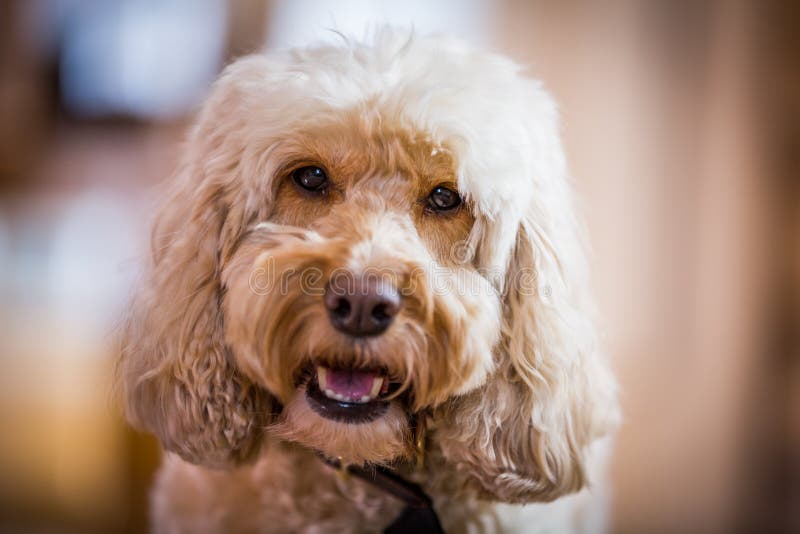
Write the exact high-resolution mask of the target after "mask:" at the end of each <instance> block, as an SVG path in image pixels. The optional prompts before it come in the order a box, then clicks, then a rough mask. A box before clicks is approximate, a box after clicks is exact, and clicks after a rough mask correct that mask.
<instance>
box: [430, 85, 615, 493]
mask: <svg viewBox="0 0 800 534" xmlns="http://www.w3.org/2000/svg"><path fill="white" fill-rule="evenodd" d="M515 76H516V75H515ZM508 87H510V88H514V87H516V88H517V89H519V91H520V92H519V94H518V95H517V98H516V100H515V99H510V100H511V101H513V102H514V106H512V109H513V110H514V114H513V115H509V116H507V117H504V119H503V120H504V121H505V122H504V124H506V125H511V126H507V128H506V129H507V130H508V131H510V132H514V135H513V137H512V138H510V139H504V138H503V135H504V134H503V133H502V132H504V131H505V130H501V132H500V133H498V134H497V135H496V137H497V138H498V141H497V142H498V143H502V144H501V145H500V146H499V147H498V148H497V152H498V153H500V154H503V155H504V158H505V160H504V162H502V163H504V164H505V165H506V167H510V168H511V169H513V171H514V172H513V173H512V174H511V175H510V176H505V175H503V176H501V175H500V174H499V173H494V177H493V181H487V180H485V179H484V180H483V181H481V182H477V180H476V179H475V178H472V180H473V182H475V183H471V184H469V185H470V187H473V188H474V189H475V191H476V194H475V196H476V197H477V199H478V200H479V201H482V204H485V205H486V206H489V207H491V206H492V205H494V206H495V207H494V210H495V211H494V213H493V214H489V215H488V216H483V217H482V218H479V219H478V221H479V222H480V223H481V224H480V226H477V227H476V228H477V229H478V232H477V233H478V235H477V237H476V239H477V250H476V254H477V263H478V265H482V266H487V265H489V266H492V268H491V273H490V275H491V274H492V273H498V271H499V272H502V273H504V277H505V278H504V279H503V275H501V276H499V277H498V279H499V280H500V284H498V285H501V284H502V286H503V291H502V299H503V303H502V304H503V321H502V331H501V338H500V343H499V344H498V345H497V346H496V348H495V351H494V354H493V357H494V360H495V364H496V369H495V372H494V374H493V375H492V376H491V377H490V378H489V380H488V382H487V383H486V384H485V385H484V386H483V387H482V388H479V389H478V390H476V391H474V392H472V393H470V394H467V395H465V396H463V397H459V398H457V399H454V400H453V401H452V402H451V403H450V404H449V405H447V406H445V407H442V408H441V409H440V411H439V412H438V413H435V414H434V418H433V421H434V427H435V429H434V430H433V432H432V438H433V439H432V440H431V448H432V451H431V452H432V454H433V455H436V454H441V455H442V456H443V461H446V462H450V463H451V465H452V468H451V469H450V470H449V472H450V473H453V472H455V473H457V476H456V477H455V478H453V479H451V480H442V481H441V482H442V484H445V485H446V486H449V488H448V489H449V490H450V491H459V490H463V489H470V488H471V489H472V490H477V492H478V493H479V494H480V495H481V496H483V497H486V498H491V499H499V500H502V501H507V502H528V501H548V500H552V499H555V498H557V497H559V496H561V495H564V494H566V493H570V492H574V491H577V490H579V489H580V488H582V487H583V486H584V485H585V484H586V483H587V476H586V465H585V463H586V461H585V458H586V451H587V447H588V446H589V445H590V444H591V443H592V442H593V441H594V440H596V439H597V438H599V437H601V436H603V435H604V434H606V433H608V432H609V431H610V429H611V428H612V427H613V426H614V425H615V424H616V421H617V417H618V415H617V413H618V408H617V403H616V386H615V382H614V379H613V377H612V375H611V373H610V371H609V369H608V367H607V364H606V361H605V358H604V356H603V354H602V352H601V351H600V348H599V346H598V342H597V336H596V333H595V327H594V322H593V319H592V312H593V310H592V302H591V300H592V299H591V292H590V291H589V284H588V269H587V267H586V261H585V256H584V246H583V240H582V236H581V231H580V226H579V224H578V223H577V221H576V218H575V211H574V206H573V201H572V191H571V188H570V185H569V183H568V181H567V178H566V165H565V157H564V153H563V149H562V147H561V143H560V138H559V133H558V114H557V111H556V106H555V104H554V103H553V101H552V100H551V99H550V97H549V96H548V95H547V94H546V93H545V92H544V90H543V89H542V88H541V87H540V86H539V85H538V84H533V83H529V82H527V81H525V80H523V79H521V78H518V77H515V79H514V80H512V81H511V82H509V84H508ZM520 119H522V122H521V123H520V122H519V121H520ZM515 125H516V127H514V126H515ZM490 148H491V147H490ZM487 153H488V154H491V150H487V151H481V152H478V153H477V154H472V156H471V157H472V159H471V160H469V161H471V162H472V163H471V165H478V164H479V163H480V159H481V158H485V157H487V156H486V154H487ZM462 157H463V156H462ZM476 162H477V163H476ZM502 163H501V164H498V165H502ZM499 168H502V167H499ZM483 174H485V173H483ZM468 181H469V180H468ZM488 185H491V186H492V187H494V188H495V192H494V193H493V192H492V191H491V190H490V189H489V188H488ZM504 188H505V189H504ZM503 191H505V196H503V195H502V193H503ZM498 192H499V193H498ZM479 204H481V202H479ZM509 251H510V256H509ZM432 476H434V477H435V476H436V473H432ZM443 476H446V475H443Z"/></svg>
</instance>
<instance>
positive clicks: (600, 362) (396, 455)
mask: <svg viewBox="0 0 800 534" xmlns="http://www.w3.org/2000/svg"><path fill="white" fill-rule="evenodd" d="M520 70H521V69H520V67H518V66H517V65H516V64H515V63H513V62H512V61H510V60H508V59H506V58H504V57H502V56H500V55H497V54H494V53H486V52H482V51H479V50H475V49H473V48H472V47H470V46H468V45H467V44H465V43H463V42H461V41H459V40H455V39H451V38H445V37H421V36H416V35H412V34H411V33H409V32H404V31H398V30H391V29H384V30H379V31H377V32H375V34H374V35H373V36H372V37H370V38H369V39H367V41H366V42H357V41H351V40H348V39H345V38H343V40H342V43H341V44H339V45H325V46H317V47H310V48H302V49H294V50H289V51H285V52H281V53H273V54H269V55H254V56H249V57H245V58H242V59H239V60H238V61H236V62H234V63H233V64H232V65H230V66H229V67H228V68H227V69H226V70H225V72H224V73H223V74H222V76H221V78H220V79H219V81H218V82H217V83H216V84H215V86H214V89H213V92H212V94H211V96H210V98H209V99H208V101H207V102H206V104H205V106H204V107H203V109H202V111H201V112H200V115H199V118H198V119H197V122H196V124H195V126H194V128H193V129H192V131H191V133H190V136H189V139H188V143H187V145H186V149H185V153H184V155H183V159H182V163H181V165H180V167H179V170H178V172H177V173H176V176H175V179H174V180H173V183H172V185H173V190H172V193H171V195H170V197H169V200H168V201H167V202H165V203H164V204H163V207H162V208H161V210H160V212H159V214H158V217H157V219H156V222H155V226H154V229H153V234H152V257H151V261H150V265H149V267H148V269H147V271H146V273H145V275H144V280H143V283H142V287H141V288H140V289H139V290H138V291H137V292H136V296H135V298H134V302H133V304H132V306H131V311H130V315H129V318H128V321H127V322H126V327H125V331H124V341H123V347H122V351H121V356H120V359H119V362H118V380H119V390H120V393H121V398H122V402H123V404H124V407H125V412H126V415H127V417H128V418H129V420H130V421H131V422H132V423H133V424H134V425H136V426H137V427H138V428H141V429H144V430H146V431H149V432H152V433H153V434H155V435H156V436H158V438H159V439H160V441H161V443H162V445H163V447H164V449H166V451H169V452H168V454H167V455H166V457H165V460H164V464H163V466H162V468H161V470H160V472H159V474H158V477H157V481H156V484H155V488H154V491H153V496H152V515H153V517H152V521H153V525H154V530H155V531H156V532H164V533H178V532H185V533H200V532H380V531H382V530H384V529H387V531H389V532H401V531H404V529H405V530H406V531H407V530H408V529H411V528H416V529H417V531H419V532H424V531H436V530H437V529H439V528H440V527H441V528H443V529H444V530H445V531H447V532H462V531H504V532H505V531H509V532H510V531H524V532H575V531H596V530H602V528H603V525H604V508H605V503H604V500H605V497H604V495H605V492H604V491H603V487H602V483H601V482H600V481H599V480H597V477H600V478H602V477H601V474H602V471H603V464H604V457H605V456H606V452H607V451H608V449H609V441H610V437H609V436H610V434H611V432H612V430H613V428H614V426H615V425H616V421H617V418H618V415H617V414H618V408H617V401H616V388H615V382H614V379H613V376H612V374H611V373H610V371H609V368H608V365H607V363H606V360H605V357H604V355H603V353H602V351H601V350H600V347H599V344H598V339H597V335H596V333H595V327H594V324H593V319H592V303H591V298H590V291H589V288H588V282H587V274H588V273H587V271H588V268H587V265H586V260H585V257H584V252H583V244H582V238H581V232H580V225H579V223H578V222H577V219H576V216H575V211H574V210H575V208H574V205H573V200H572V197H573V195H572V191H571V188H570V185H569V182H568V179H567V174H566V165H565V158H564V154H563V151H562V147H561V144H560V141H559V132H558V117H557V111H556V106H555V105H554V103H553V101H552V100H551V98H550V97H549V96H548V94H547V93H546V92H545V91H544V89H543V88H542V86H541V84H540V83H538V82H536V81H533V80H530V79H527V78H525V77H524V76H523V75H522V74H521V73H520ZM593 477H594V478H593ZM430 502H432V506H428V504H427V503H430Z"/></svg>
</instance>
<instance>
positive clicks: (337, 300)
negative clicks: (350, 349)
mask: <svg viewBox="0 0 800 534" xmlns="http://www.w3.org/2000/svg"><path fill="white" fill-rule="evenodd" d="M324 300H325V307H326V308H327V309H328V316H329V317H330V320H331V324H333V326H334V328H336V329H337V330H339V331H341V332H344V333H345V334H349V335H351V336H356V337H367V336H377V335H378V334H382V333H383V332H384V331H385V330H386V329H387V328H388V327H389V325H390V324H392V321H393V320H394V318H395V316H396V315H397V312H399V311H400V306H401V300H400V295H398V294H397V290H396V289H395V288H394V286H393V285H392V284H390V283H387V282H385V281H381V280H372V279H369V278H367V279H364V280H361V279H359V278H358V277H354V278H353V277H349V279H348V280H347V283H344V284H342V283H334V281H332V282H331V283H330V284H328V287H327V289H326V290H325V297H324Z"/></svg>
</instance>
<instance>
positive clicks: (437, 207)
mask: <svg viewBox="0 0 800 534" xmlns="http://www.w3.org/2000/svg"><path fill="white" fill-rule="evenodd" d="M460 205H461V197H460V196H459V194H458V193H456V192H455V191H453V190H452V189H448V188H446V187H442V186H439V187H435V188H434V189H433V191H431V194H430V195H428V208H429V209H432V210H434V211H450V210H453V209H456V208H457V207H458V206H460Z"/></svg>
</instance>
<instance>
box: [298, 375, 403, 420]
mask: <svg viewBox="0 0 800 534" xmlns="http://www.w3.org/2000/svg"><path fill="white" fill-rule="evenodd" d="M389 386H390V384H389V378H388V377H387V376H386V375H385V374H383V373H382V372H379V371H367V370H356V369H333V368H329V367H323V366H321V365H317V366H316V367H315V368H314V373H313V374H312V376H311V380H309V382H308V384H307V386H306V397H307V398H308V401H309V405H310V406H311V408H312V409H313V410H314V411H315V412H317V413H318V414H319V415H321V416H323V417H326V418H328V419H332V420H334V421H339V422H344V423H367V422H369V421H372V420H374V419H377V418H378V417H380V416H381V415H383V414H384V413H386V410H387V408H388V407H389V401H388V400H385V399H384V396H385V395H386V394H387V393H388V392H389Z"/></svg>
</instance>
